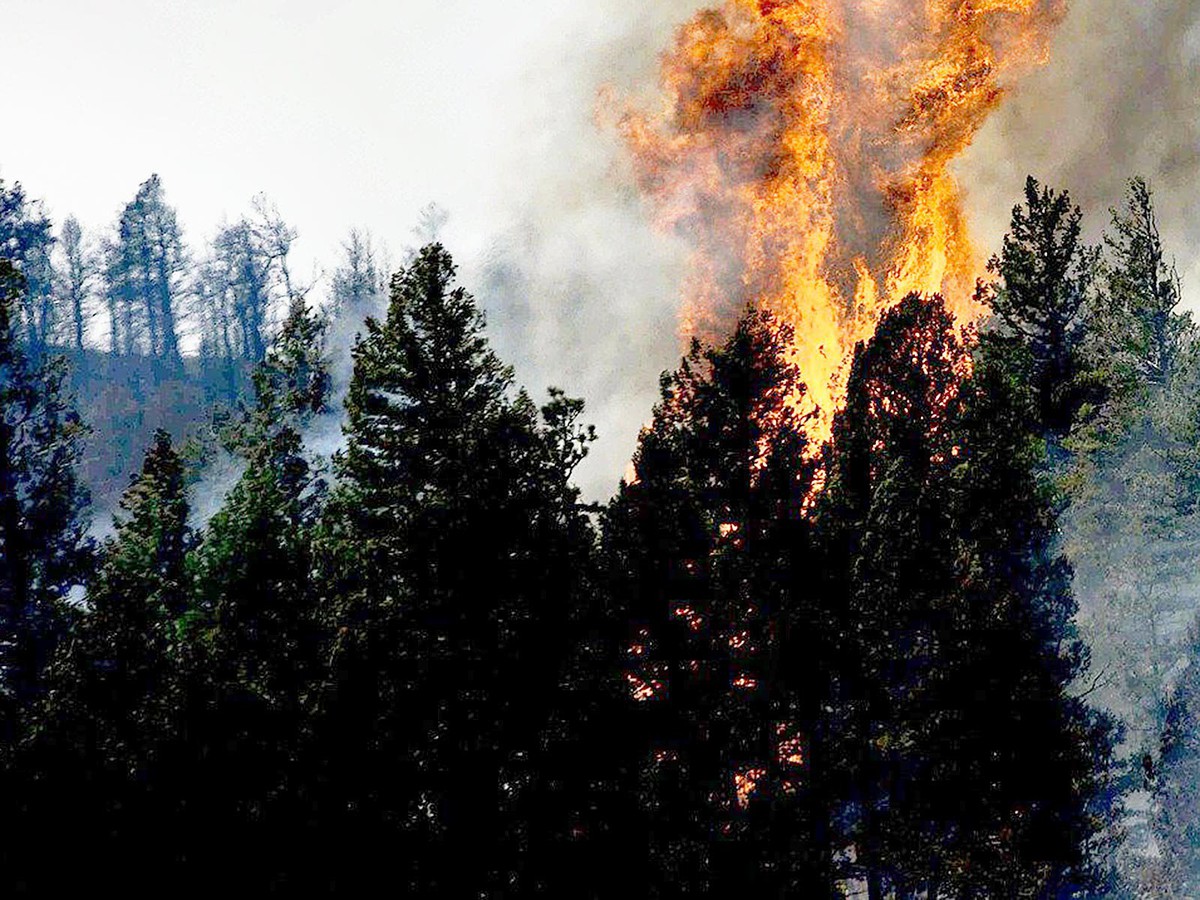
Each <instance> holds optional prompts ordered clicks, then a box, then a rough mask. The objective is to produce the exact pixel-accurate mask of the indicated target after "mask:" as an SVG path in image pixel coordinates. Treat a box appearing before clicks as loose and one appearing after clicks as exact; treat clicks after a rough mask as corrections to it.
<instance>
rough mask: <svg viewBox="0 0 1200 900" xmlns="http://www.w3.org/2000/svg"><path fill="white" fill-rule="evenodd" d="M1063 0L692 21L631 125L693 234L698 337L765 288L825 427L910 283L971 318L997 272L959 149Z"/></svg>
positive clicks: (881, 1) (817, 428)
mask: <svg viewBox="0 0 1200 900" xmlns="http://www.w3.org/2000/svg"><path fill="white" fill-rule="evenodd" d="M1065 5H1066V0H726V2H725V3H724V5H723V6H721V7H719V8H714V9H709V10H707V11H704V12H701V13H699V14H698V15H696V16H695V17H694V18H693V19H692V20H691V21H690V22H688V23H687V24H686V25H684V26H683V27H682V28H680V29H679V31H678V34H677V36H676V39H675V44H674V46H673V47H672V48H671V50H670V51H669V52H668V53H667V54H666V55H665V56H664V59H663V68H662V78H663V91H664V101H665V102H664V106H663V109H662V110H661V112H659V113H657V114H654V113H650V112H647V111H645V110H642V109H624V110H622V111H621V113H620V116H619V120H618V121H619V128H620V131H621V133H622V135H623V136H624V139H625V142H626V144H627V145H628V147H629V148H630V150H631V151H632V157H633V161H634V170H635V174H636V177H637V180H638V183H639V186H640V187H641V189H642V190H643V192H644V193H645V194H647V195H648V196H649V197H651V198H652V199H653V200H654V201H655V203H656V206H657V209H658V212H659V215H660V218H661V224H662V225H663V226H664V227H669V228H672V229H674V230H676V231H677V232H679V233H681V234H683V235H685V236H686V237H688V238H689V239H690V240H691V241H692V242H693V244H694V247H695V250H694V254H693V258H692V263H691V267H690V274H689V276H688V277H687V281H686V284H685V285H684V304H683V310H682V320H681V328H682V330H683V332H684V335H685V337H690V336H691V335H699V336H701V337H704V338H707V339H718V338H719V337H720V336H722V335H723V334H724V333H726V332H727V330H728V329H729V327H730V325H731V324H732V323H733V322H734V321H735V320H736V319H737V317H738V316H739V315H740V314H741V312H742V310H743V308H744V307H745V305H746V304H747V303H748V302H749V303H753V304H756V305H758V306H759V307H761V308H764V309H766V310H768V311H769V312H771V313H773V314H775V315H776V316H777V317H778V318H779V319H780V320H781V321H783V322H784V323H786V324H788V325H790V326H792V328H793V329H794V331H795V343H794V353H795V362H796V363H797V364H798V365H799V366H800V368H801V371H802V373H803V375H804V378H805V380H806V382H807V384H808V395H807V398H806V399H805V401H804V405H805V407H806V411H807V410H813V409H815V411H816V412H817V415H816V416H815V417H814V419H813V420H812V421H813V425H812V427H811V431H812V436H813V437H814V438H817V439H818V440H823V439H824V438H826V437H828V434H829V429H830V424H831V418H832V413H833V411H834V410H836V409H837V408H838V406H839V404H840V402H841V400H842V397H843V394H844V386H845V377H846V368H847V367H846V365H845V362H846V360H847V357H848V356H849V354H851V353H852V352H853V349H854V345H855V344H856V343H857V342H858V341H860V340H864V339H866V338H869V337H870V336H871V335H872V334H873V333H874V329H875V324H876V322H877V321H878V319H879V317H880V316H881V314H882V313H883V312H884V311H885V309H886V308H887V307H888V306H889V305H891V304H893V303H895V302H897V301H899V300H900V299H901V298H902V297H903V296H905V295H906V294H908V293H910V292H913V291H916V292H920V293H925V294H932V293H935V292H940V293H943V294H944V295H946V296H947V297H948V298H950V299H949V305H950V307H951V309H952V310H953V311H954V312H955V314H956V315H957V316H958V317H959V318H960V321H970V320H973V319H974V318H975V316H976V315H977V314H978V312H979V310H978V309H977V307H976V304H975V302H974V299H973V287H974V284H975V281H976V279H977V278H978V277H980V276H981V275H983V267H982V261H981V259H980V257H979V255H978V253H977V252H976V250H975V248H974V246H973V245H972V242H971V239H970V235H969V233H968V227H967V223H966V219H965V216H964V213H963V209H962V203H961V191H960V188H959V186H958V184H957V182H956V181H955V179H954V176H953V175H952V174H951V172H950V168H949V167H950V164H951V162H952V161H953V160H954V159H955V158H956V157H957V156H958V155H959V154H960V153H961V152H962V151H963V150H964V149H965V148H966V147H967V146H968V145H969V144H970V143H971V141H972V140H973V139H974V137H975V135H976V133H977V132H978V131H979V129H980V127H981V126H982V125H983V123H984V121H985V120H986V118H987V116H988V114H989V113H990V112H991V111H992V110H993V109H994V108H995V107H996V106H997V104H998V103H999V102H1000V101H1001V99H1002V96H1003V93H1004V91H1005V88H1006V86H1007V85H1008V84H1009V83H1010V82H1011V80H1012V78H1013V77H1014V76H1015V75H1017V74H1019V73H1020V72H1021V71H1022V70H1024V69H1027V68H1029V67H1030V66H1032V65H1035V64H1038V63H1040V62H1042V61H1043V60H1044V59H1045V57H1046V55H1047V52H1048V44H1049V37H1050V35H1051V33H1052V32H1053V29H1054V26H1055V25H1056V24H1057V23H1058V22H1059V20H1060V19H1061V18H1062V16H1063V14H1064V13H1065Z"/></svg>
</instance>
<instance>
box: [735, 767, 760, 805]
mask: <svg viewBox="0 0 1200 900" xmlns="http://www.w3.org/2000/svg"><path fill="white" fill-rule="evenodd" d="M766 774H767V770H766V769H746V770H744V771H741V772H734V773H733V789H734V791H735V793H736V794H737V802H738V806H740V807H742V809H745V808H746V807H747V806H749V805H750V797H751V796H752V795H753V794H754V792H755V790H757V789H758V783H759V781H761V780H762V779H763V778H764V777H765V776H766Z"/></svg>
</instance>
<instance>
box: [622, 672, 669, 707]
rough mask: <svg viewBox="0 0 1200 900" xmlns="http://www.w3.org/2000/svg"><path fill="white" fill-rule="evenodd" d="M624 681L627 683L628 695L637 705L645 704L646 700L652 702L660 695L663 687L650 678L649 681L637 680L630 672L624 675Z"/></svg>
mask: <svg viewBox="0 0 1200 900" xmlns="http://www.w3.org/2000/svg"><path fill="white" fill-rule="evenodd" d="M625 680H626V681H627V682H628V683H629V693H630V695H631V696H632V697H633V699H634V700H635V701H637V702H638V703H645V702H646V701H647V700H653V699H654V698H655V697H657V696H658V695H659V693H661V691H662V689H663V685H662V682H661V681H658V680H657V679H654V678H651V679H649V680H646V679H643V678H639V677H638V676H637V675H635V674H633V673H632V672H626V673H625Z"/></svg>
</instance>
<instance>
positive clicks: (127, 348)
mask: <svg viewBox="0 0 1200 900" xmlns="http://www.w3.org/2000/svg"><path fill="white" fill-rule="evenodd" d="M186 265H187V250H186V248H185V246H184V243H183V233H182V231H181V229H180V227H179V222H178V218H177V215H176V212H175V209H174V208H173V207H171V206H170V205H168V204H167V202H166V196H165V194H164V192H163V187H162V181H161V180H160V179H159V177H158V176H157V175H152V176H151V177H150V178H149V179H148V180H147V181H145V182H144V183H142V185H140V186H139V187H138V191H137V194H136V195H135V196H134V198H133V200H131V201H130V202H129V203H127V204H126V205H125V207H124V209H123V210H122V211H121V215H120V218H119V219H118V222H117V234H116V239H115V241H114V242H112V243H111V245H110V247H109V251H108V264H107V266H106V268H105V276H106V280H107V285H106V294H107V296H108V302H109V310H110V313H109V318H110V326H109V327H110V331H111V334H110V339H111V342H112V348H113V352H114V353H116V352H118V351H119V352H121V353H124V354H127V355H128V354H130V353H132V352H134V351H135V349H137V348H139V346H140V347H141V349H143V350H144V351H145V352H146V353H147V354H149V355H150V356H151V357H153V358H154V359H156V360H159V361H161V362H162V364H163V365H165V366H166V369H167V371H168V372H171V371H176V370H178V368H179V367H180V365H181V357H180V352H179V323H178V318H179V313H180V307H181V303H180V300H181V297H182V294H183V290H184V286H183V275H184V272H185V269H186Z"/></svg>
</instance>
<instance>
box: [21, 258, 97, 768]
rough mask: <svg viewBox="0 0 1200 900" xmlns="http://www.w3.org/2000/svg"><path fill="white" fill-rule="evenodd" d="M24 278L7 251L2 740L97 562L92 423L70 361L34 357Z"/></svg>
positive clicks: (36, 690) (34, 688)
mask: <svg viewBox="0 0 1200 900" xmlns="http://www.w3.org/2000/svg"><path fill="white" fill-rule="evenodd" d="M24 290H25V280H24V278H23V277H22V276H21V275H20V274H19V273H18V272H16V271H15V270H14V268H13V267H12V265H11V263H9V262H8V261H7V260H3V259H0V745H3V746H8V745H9V744H10V742H11V741H13V740H14V739H15V736H16V734H17V729H18V720H19V718H20V714H21V712H22V710H24V709H26V708H27V707H28V705H29V704H30V703H31V702H32V701H33V700H34V699H36V697H37V696H38V695H39V694H40V692H41V689H42V688H41V676H42V671H43V668H44V666H45V664H46V662H47V660H48V659H49V656H50V654H51V653H52V652H53V649H54V647H55V645H56V643H57V640H58V638H59V637H60V636H61V633H62V630H63V627H64V625H65V620H64V617H66V616H67V615H68V609H67V607H66V600H67V598H68V594H69V592H70V591H71V589H72V588H73V587H74V586H76V585H78V584H80V583H81V582H82V579H83V578H84V576H85V574H86V566H87V564H88V562H89V560H90V546H91V545H90V541H89V540H88V538H87V536H86V533H87V521H86V518H85V507H86V504H87V493H86V491H85V490H84V489H83V487H82V485H81V484H80V483H79V481H78V479H77V477H76V474H75V471H76V467H77V465H78V463H79V461H80V457H81V454H82V449H83V440H84V437H85V434H86V430H85V428H84V426H83V424H82V423H81V421H80V419H79V417H78V415H77V414H76V412H75V411H74V409H72V407H71V403H70V400H69V398H68V396H67V394H66V389H65V381H66V371H65V368H64V366H63V364H62V361H61V360H56V359H50V360H44V361H43V362H42V363H41V364H40V365H35V364H34V363H33V362H31V361H30V359H29V358H28V357H27V356H26V355H25V352H24V341H23V340H22V337H21V336H20V334H19V333H18V331H17V327H16V321H15V313H16V310H17V308H18V306H19V298H20V296H21V295H22V293H23V292H24Z"/></svg>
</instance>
